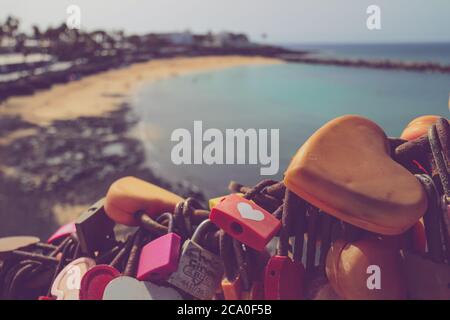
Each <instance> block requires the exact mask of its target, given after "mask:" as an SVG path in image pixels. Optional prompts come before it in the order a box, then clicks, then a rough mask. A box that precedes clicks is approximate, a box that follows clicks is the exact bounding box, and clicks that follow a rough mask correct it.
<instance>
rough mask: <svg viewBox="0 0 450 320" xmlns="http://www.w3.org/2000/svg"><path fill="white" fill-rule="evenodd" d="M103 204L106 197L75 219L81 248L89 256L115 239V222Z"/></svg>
mask: <svg viewBox="0 0 450 320" xmlns="http://www.w3.org/2000/svg"><path fill="white" fill-rule="evenodd" d="M103 205H104V199H101V200H99V201H97V202H96V203H94V204H93V205H92V206H91V207H90V208H89V209H87V210H86V211H85V212H84V213H83V214H81V215H80V217H79V218H78V219H77V220H76V221H75V228H76V232H77V237H78V240H79V242H80V247H81V250H82V251H83V252H84V253H85V254H87V255H89V256H94V254H95V251H102V250H105V249H107V248H109V247H110V246H111V245H112V244H113V243H114V241H115V236H114V230H113V229H114V226H115V223H114V221H113V220H111V219H110V218H109V217H108V216H107V215H106V213H105V210H104V207H103Z"/></svg>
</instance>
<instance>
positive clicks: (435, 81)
mask: <svg viewBox="0 0 450 320" xmlns="http://www.w3.org/2000/svg"><path fill="white" fill-rule="evenodd" d="M295 47H296V48H304V49H307V50H311V49H318V50H319V51H320V52H321V53H320V54H326V55H333V56H339V57H352V58H355V57H356V58H357V57H360V58H365V59H380V58H383V59H393V60H408V61H436V62H440V63H450V45H436V46H430V47H427V46H425V45H422V46H420V45H406V46H403V47H402V46H399V45H395V46H394V45H386V46H384V51H383V46H382V45H377V46H373V45H370V46H361V45H360V46H356V45H351V46H342V45H339V46H330V45H327V46H318V45H316V46H315V47H314V46H298V45H297V46H295ZM375 48H376V50H375ZM427 48H428V49H427ZM449 92H450V75H449V74H434V73H418V72H410V71H398V70H374V69H360V68H350V67H338V66H320V65H305V64H280V65H267V66H244V67H235V68H230V69H226V70H221V71H214V72H202V73H195V74H189V75H184V76H175V77H172V78H170V79H165V80H160V81H158V82H156V83H152V84H149V85H147V86H144V87H143V88H142V89H141V90H140V91H138V92H137V93H136V95H135V97H134V101H133V105H134V106H135V111H136V113H137V114H138V115H139V117H140V119H141V120H140V123H139V125H138V128H137V129H138V130H137V132H138V134H139V137H140V138H141V139H142V140H143V141H144V144H145V146H146V153H147V161H148V164H149V166H150V167H152V168H154V169H155V171H156V172H158V173H159V174H160V175H162V176H164V177H165V178H167V179H169V180H171V181H174V182H176V181H178V182H179V181H183V183H188V184H192V185H194V186H197V187H198V188H200V189H201V190H203V191H204V192H205V193H206V195H207V196H217V195H221V194H224V193H226V192H227V185H228V182H229V181H230V180H235V181H238V182H240V183H243V184H246V185H252V184H255V183H256V182H258V181H260V180H261V179H264V178H270V179H281V178H282V176H283V172H284V170H285V168H286V167H287V165H288V164H289V161H290V159H291V157H292V156H293V155H294V153H295V152H296V150H297V149H298V148H299V147H300V146H301V145H302V144H303V142H304V141H305V140H306V139H307V138H308V137H309V136H310V135H311V134H312V133H314V131H315V130H317V129H318V128H319V127H321V126H322V125H323V124H325V123H326V122H327V121H329V120H331V119H333V118H335V117H338V116H341V115H345V114H358V115H362V116H365V117H368V118H370V119H372V120H373V121H375V122H376V123H378V124H379V125H380V126H381V127H382V128H383V129H384V130H385V131H386V133H387V134H388V135H389V136H399V135H400V133H401V131H402V129H403V128H404V127H405V126H406V125H407V124H408V122H410V121H411V120H412V119H413V118H415V117H417V116H420V115H424V114H437V115H441V116H445V117H448V115H449ZM194 120H202V121H203V127H204V130H206V129H207V128H218V129H220V130H224V129H227V128H229V129H236V128H243V129H248V128H255V129H262V128H266V129H279V130H280V131H279V132H280V141H279V142H280V158H279V161H280V167H279V172H278V174H277V175H275V176H261V175H260V167H261V166H260V165H211V166H208V165H174V164H173V163H172V161H171V157H170V154H171V150H172V147H173V146H174V145H175V144H176V143H175V142H171V140H170V136H171V133H172V131H173V130H174V129H177V128H186V129H188V130H189V131H191V132H192V131H193V121H194ZM330 161H333V160H332V159H330Z"/></svg>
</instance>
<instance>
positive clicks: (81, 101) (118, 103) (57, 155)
mask: <svg viewBox="0 0 450 320" xmlns="http://www.w3.org/2000/svg"><path fill="white" fill-rule="evenodd" d="M274 63H282V61H280V60H276V59H270V58H261V57H240V56H223V57H217V56H215V57H195V58H174V59H161V60H154V61H149V62H145V63H139V64H133V65H131V66H129V67H125V68H121V69H116V70H111V71H107V72H103V73H99V74H96V75H92V76H88V77H85V78H82V79H80V80H77V81H73V82H70V83H67V84H62V85H55V86H53V87H52V88H50V89H48V90H43V91H39V92H37V93H35V94H33V95H32V96H26V97H13V98H9V99H8V100H6V101H4V102H3V103H1V104H0V219H2V221H3V223H2V224H1V225H0V236H5V235H15V234H30V235H36V236H40V237H46V236H48V235H49V234H50V232H51V231H52V230H54V229H55V228H56V227H57V226H58V225H61V224H64V223H67V222H69V221H72V220H73V219H74V218H75V217H77V216H78V215H79V214H80V213H81V212H82V211H83V210H84V209H85V208H87V207H88V206H89V205H90V204H91V203H94V202H95V201H96V200H97V199H98V198H100V197H102V196H103V195H104V194H105V192H106V191H107V187H108V186H109V185H110V183H111V182H113V181H114V180H115V179H117V178H119V177H121V176H125V175H135V176H139V177H141V178H143V179H145V180H147V181H151V182H153V183H156V184H158V185H161V186H163V187H166V188H170V189H172V190H174V191H175V192H178V193H180V194H182V195H184V196H187V195H192V191H191V190H187V189H182V188H181V187H180V188H179V189H177V188H178V186H173V185H170V184H168V183H167V182H166V181H165V180H164V178H163V177H159V176H158V175H157V173H155V172H152V171H151V170H149V169H148V168H146V167H145V166H144V165H143V164H144V160H145V156H144V152H143V148H142V143H141V142H140V141H138V140H136V139H134V138H132V137H130V134H129V133H130V131H131V130H132V129H133V128H134V125H135V124H136V122H137V119H136V117H135V116H134V115H133V110H132V108H130V106H129V105H128V101H129V99H128V98H129V97H131V96H132V95H133V92H134V90H137V89H138V88H139V86H141V85H143V84H146V83H149V82H152V81H157V80H159V79H164V78H167V77H174V76H178V75H183V74H187V73H191V72H200V71H209V70H219V69H223V68H228V67H234V66H241V65H261V64H274Z"/></svg>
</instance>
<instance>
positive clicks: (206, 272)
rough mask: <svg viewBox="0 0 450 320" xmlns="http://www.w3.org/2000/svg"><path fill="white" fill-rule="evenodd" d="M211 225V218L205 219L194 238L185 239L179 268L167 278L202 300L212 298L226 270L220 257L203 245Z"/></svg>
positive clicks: (169, 281)
mask: <svg viewBox="0 0 450 320" xmlns="http://www.w3.org/2000/svg"><path fill="white" fill-rule="evenodd" d="M211 226H213V224H212V222H211V221H210V220H205V221H203V222H202V223H201V224H200V225H199V226H198V227H197V229H196V230H195V232H194V235H193V236H192V239H190V240H187V241H185V243H184V244H183V248H182V252H181V256H180V262H179V265H178V269H177V271H175V272H174V273H172V275H171V276H170V277H169V279H168V280H167V282H168V283H170V284H172V285H174V286H175V287H177V288H179V289H181V290H183V291H185V292H186V293H188V294H190V295H192V296H194V297H196V298H198V299H202V300H207V299H211V298H212V297H213V296H214V295H215V293H216V291H217V288H218V287H219V286H220V282H221V279H222V276H223V272H224V268H223V263H222V260H221V259H220V257H219V256H217V255H216V254H214V253H212V252H210V251H208V250H206V249H205V248H203V247H202V246H201V241H202V239H203V238H204V236H205V233H206V232H207V231H208V229H209V228H210V227H211Z"/></svg>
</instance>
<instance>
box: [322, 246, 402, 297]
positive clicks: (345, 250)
mask: <svg viewBox="0 0 450 320" xmlns="http://www.w3.org/2000/svg"><path fill="white" fill-rule="evenodd" d="M326 274H327V277H328V280H329V282H330V284H331V286H332V288H333V289H334V291H335V292H336V293H337V294H338V295H339V296H340V297H341V298H344V299H349V300H360V299H363V300H391V299H392V300H401V299H405V298H406V284H405V278H404V274H403V272H402V265H401V257H400V251H399V250H398V249H397V248H393V247H391V246H389V245H388V244H386V243H385V242H384V241H383V240H379V239H374V238H372V239H362V240H359V241H356V242H353V243H346V242H344V241H343V240H338V241H336V242H334V243H333V245H332V246H331V248H330V250H329V252H328V255H327V261H326Z"/></svg>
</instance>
